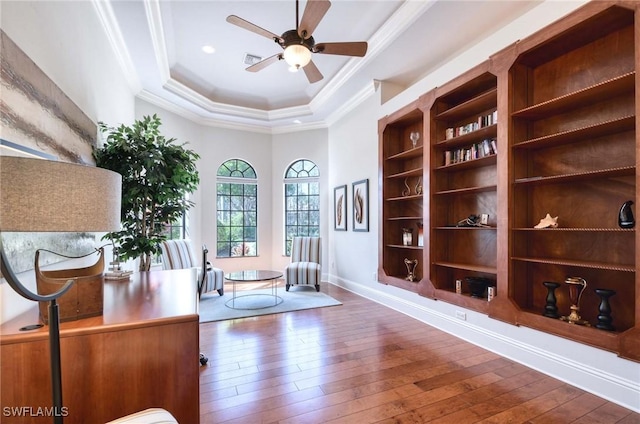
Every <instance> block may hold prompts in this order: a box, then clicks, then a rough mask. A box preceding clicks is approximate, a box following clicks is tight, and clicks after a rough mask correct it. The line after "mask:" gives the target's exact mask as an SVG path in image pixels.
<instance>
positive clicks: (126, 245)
mask: <svg viewBox="0 0 640 424" xmlns="http://www.w3.org/2000/svg"><path fill="white" fill-rule="evenodd" d="M160 125H161V122H160V118H158V117H157V116H156V115H155V114H154V115H153V116H145V117H143V118H142V119H141V120H136V121H135V122H134V123H133V125H131V126H125V125H120V126H119V127H117V128H113V127H108V126H106V125H105V124H104V123H102V122H99V123H98V126H99V128H100V131H101V132H102V133H104V134H107V139H106V141H105V143H104V145H103V146H102V147H100V148H98V149H95V150H94V158H95V160H96V165H97V166H99V167H101V168H106V169H109V170H112V171H115V172H118V173H120V174H121V175H122V210H121V221H122V229H121V230H120V231H116V232H112V233H108V234H106V235H105V239H110V240H112V241H113V242H114V244H115V246H116V247H117V249H118V255H119V259H121V260H124V261H126V260H129V259H136V258H140V263H139V265H140V266H139V270H140V271H148V270H149V268H150V266H151V262H152V259H153V257H154V255H157V254H159V253H160V250H161V248H160V243H161V242H162V241H163V240H164V239H165V235H164V234H163V229H164V227H165V226H166V225H168V224H170V223H172V222H175V221H176V220H178V219H180V217H181V216H182V215H183V214H184V213H186V211H187V210H188V209H189V208H191V206H193V202H191V201H189V200H188V199H187V194H189V193H192V192H194V191H195V190H196V188H197V186H198V183H199V182H200V177H199V174H198V170H197V169H196V165H195V161H196V160H197V159H198V158H199V156H198V154H197V153H195V152H193V151H191V150H188V149H186V148H185V147H184V145H185V144H186V143H183V144H179V143H176V140H175V139H174V138H165V137H164V136H163V135H161V134H160V131H159V127H160Z"/></svg>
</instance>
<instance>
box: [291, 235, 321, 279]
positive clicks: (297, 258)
mask: <svg viewBox="0 0 640 424" xmlns="http://www.w3.org/2000/svg"><path fill="white" fill-rule="evenodd" d="M321 248H322V243H321V239H320V237H294V239H293V242H292V245H291V263H290V264H289V265H287V268H286V270H285V280H286V283H287V291H289V287H291V286H292V285H294V284H296V285H300V284H305V285H313V286H315V287H316V291H320V278H321V276H322V265H320V251H321Z"/></svg>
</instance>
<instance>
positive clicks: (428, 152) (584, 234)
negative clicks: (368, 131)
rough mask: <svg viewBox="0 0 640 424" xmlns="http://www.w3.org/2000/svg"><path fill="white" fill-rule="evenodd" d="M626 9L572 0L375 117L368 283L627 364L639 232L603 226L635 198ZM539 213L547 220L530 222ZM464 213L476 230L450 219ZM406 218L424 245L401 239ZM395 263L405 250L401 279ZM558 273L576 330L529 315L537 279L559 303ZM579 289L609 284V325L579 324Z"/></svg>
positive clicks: (592, 310) (638, 324)
mask: <svg viewBox="0 0 640 424" xmlns="http://www.w3.org/2000/svg"><path fill="white" fill-rule="evenodd" d="M636 16H640V5H638V3H637V2H625V1H621V2H615V1H613V2H591V3H588V4H587V5H585V6H583V7H581V8H580V9H578V10H576V11H575V12H573V13H571V14H570V15H567V16H566V17H565V18H563V19H561V20H559V21H557V22H555V23H554V24H552V25H550V26H548V27H547V28H544V29H543V30H541V31H539V32H537V33H535V34H532V35H531V36H530V37H527V38H525V39H523V40H520V41H518V42H516V43H514V44H513V45H511V46H509V47H508V48H506V49H504V50H503V51H500V52H497V53H496V54H495V55H493V56H492V57H491V58H489V59H488V60H487V61H486V62H483V63H481V64H479V65H478V66H476V67H474V68H473V69H471V70H469V71H468V72H465V73H464V74H463V75H460V76H458V77H456V78H454V79H453V80H451V81H450V82H448V83H446V84H443V85H442V86H440V87H436V88H434V89H433V90H431V91H429V92H428V93H426V94H425V95H423V96H421V97H420V99H418V100H417V101H416V102H414V103H413V104H411V105H409V106H407V107H406V108H403V109H402V110H400V111H398V112H397V113H396V114H393V115H390V116H388V117H385V118H384V119H382V120H380V122H379V138H380V184H381V187H380V193H381V197H380V206H381V221H380V261H379V263H380V266H379V280H380V281H381V282H383V283H387V284H394V285H397V286H399V287H403V288H407V289H409V290H412V291H417V292H418V293H420V294H421V295H423V296H427V297H430V298H434V299H440V300H444V301H446V302H450V303H453V304H456V305H460V306H462V307H465V308H469V309H472V310H476V311H479V312H483V313H487V314H488V315H489V316H490V317H493V318H496V319H500V320H502V321H506V322H510V323H512V324H516V325H525V326H529V327H532V328H535V329H538V330H540V331H544V332H548V333H552V334H556V335H559V336H562V337H566V338H568V339H572V340H575V341H578V342H581V343H586V344H589V345H592V346H596V347H600V348H603V349H607V350H610V351H614V352H617V353H618V354H619V355H620V356H623V357H626V358H630V359H633V360H636V361H640V283H639V281H640V277H639V276H638V273H637V265H638V252H639V251H638V248H637V245H638V243H639V241H640V236H639V235H638V232H637V230H636V229H635V228H631V229H622V228H619V226H618V222H617V218H618V212H619V208H620V207H621V205H622V203H623V202H625V201H628V200H632V201H634V202H635V203H636V204H637V199H638V180H639V177H638V172H637V166H638V160H639V158H638V156H639V152H640V138H639V137H638V131H637V128H638V126H639V125H640V117H639V114H638V110H639V109H640V105H639V103H640V90H639V89H638V84H639V83H640V82H639V81H640V76H639V75H638V68H639V67H640V65H639V64H638V60H637V57H640V46H638V40H640V24H639V23H638V22H636ZM413 131H419V132H420V133H421V138H420V142H419V143H420V145H419V146H418V147H416V148H412V146H411V144H410V143H411V142H410V141H409V133H410V132H413ZM485 140H488V141H489V144H490V145H491V149H487V148H486V146H487V142H486V141H485ZM417 178H423V180H422V182H423V187H424V190H423V192H422V193H419V194H418V193H411V194H410V195H408V196H407V195H406V192H405V193H403V188H404V182H405V181H407V179H408V180H409V181H410V180H412V179H414V180H415V179H417ZM634 207H635V206H634ZM547 213H548V214H550V215H551V216H552V217H555V216H558V227H557V228H545V229H536V228H534V226H535V225H536V224H538V222H539V221H540V219H542V218H543V217H545V216H546V214H547ZM480 214H487V215H488V216H489V220H488V222H487V223H486V225H483V226H481V227H476V226H466V227H465V226H462V227H461V226H457V225H456V224H458V223H459V222H460V221H461V220H463V219H465V218H466V217H468V216H469V215H480ZM636 215H637V214H636ZM418 222H422V223H423V224H424V232H425V236H424V240H425V243H424V247H419V246H403V245H402V243H401V240H402V228H405V227H407V226H409V227H413V228H414V236H415V228H416V224H417V223H418ZM414 244H415V238H414ZM404 258H409V259H418V260H419V266H418V274H419V277H420V279H419V280H418V281H416V282H415V283H408V282H406V281H404V276H405V275H406V268H405V266H404V263H403V260H404ZM569 276H579V277H582V278H584V279H585V280H586V281H587V288H586V289H585V292H584V294H583V296H582V301H581V305H580V315H581V316H582V318H583V319H585V320H586V321H588V322H589V323H590V324H591V325H590V326H580V325H576V324H569V323H567V322H565V321H563V320H560V319H554V318H548V317H545V316H543V315H542V313H543V312H544V309H545V303H546V298H547V289H546V287H544V286H543V285H542V283H543V282H546V281H553V282H558V283H560V287H558V289H557V290H556V293H555V294H556V298H557V307H558V311H559V313H560V314H561V315H568V314H569V307H570V306H571V305H570V301H569V295H568V286H567V285H566V284H563V283H564V280H565V279H566V278H567V277H569ZM466 277H483V278H489V279H491V280H494V281H495V286H496V290H497V292H496V297H495V298H494V299H493V300H491V301H489V300H488V298H472V297H470V296H469V291H468V288H467V287H466V286H465V285H464V284H463V285H462V293H457V292H456V280H463V281H464V278H466ZM595 288H604V289H609V290H614V291H615V292H616V294H615V295H613V296H612V297H611V298H610V306H611V311H612V317H613V325H614V326H615V330H614V331H607V330H601V329H598V328H595V326H594V325H595V323H596V322H597V321H598V314H599V304H600V298H599V297H598V296H597V295H596V294H595V293H594V289H595Z"/></svg>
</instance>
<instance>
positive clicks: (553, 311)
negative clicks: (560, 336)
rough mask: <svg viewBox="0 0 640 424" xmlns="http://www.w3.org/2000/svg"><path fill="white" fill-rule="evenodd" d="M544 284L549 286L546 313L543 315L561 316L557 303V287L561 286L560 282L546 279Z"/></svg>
mask: <svg viewBox="0 0 640 424" xmlns="http://www.w3.org/2000/svg"><path fill="white" fill-rule="evenodd" d="M542 285H543V286H545V287H546V288H547V303H546V304H545V306H544V313H543V314H542V315H544V316H545V317H548V318H560V314H558V306H557V305H556V289H557V288H558V287H560V283H554V282H553V281H545V282H543V283H542Z"/></svg>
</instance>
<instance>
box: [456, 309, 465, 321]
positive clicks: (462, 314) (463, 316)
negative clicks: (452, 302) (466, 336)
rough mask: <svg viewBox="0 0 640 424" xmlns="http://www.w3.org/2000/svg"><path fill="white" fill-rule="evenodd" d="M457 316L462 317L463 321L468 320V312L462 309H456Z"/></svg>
mask: <svg viewBox="0 0 640 424" xmlns="http://www.w3.org/2000/svg"><path fill="white" fill-rule="evenodd" d="M456 318H458V319H461V320H463V321H466V320H467V314H465V313H464V312H462V311H456Z"/></svg>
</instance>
